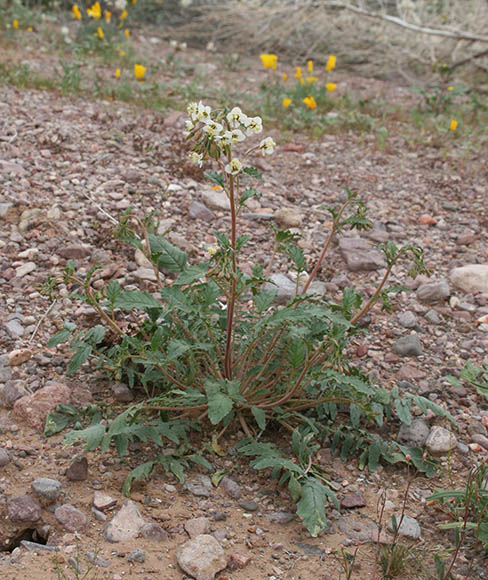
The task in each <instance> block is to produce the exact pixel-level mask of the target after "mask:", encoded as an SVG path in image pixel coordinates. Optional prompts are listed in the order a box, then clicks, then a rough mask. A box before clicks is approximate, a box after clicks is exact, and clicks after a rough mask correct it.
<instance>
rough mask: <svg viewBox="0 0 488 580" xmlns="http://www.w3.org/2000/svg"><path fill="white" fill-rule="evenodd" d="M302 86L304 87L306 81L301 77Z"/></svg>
mask: <svg viewBox="0 0 488 580" xmlns="http://www.w3.org/2000/svg"><path fill="white" fill-rule="evenodd" d="M300 84H301V85H304V84H305V79H304V78H303V77H300Z"/></svg>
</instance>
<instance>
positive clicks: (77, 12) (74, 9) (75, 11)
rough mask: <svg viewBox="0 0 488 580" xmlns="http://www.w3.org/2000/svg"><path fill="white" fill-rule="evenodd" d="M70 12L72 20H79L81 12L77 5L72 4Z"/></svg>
mask: <svg viewBox="0 0 488 580" xmlns="http://www.w3.org/2000/svg"><path fill="white" fill-rule="evenodd" d="M71 11H72V12H73V18H76V20H81V10H80V7H79V6H78V4H73V6H72V7H71Z"/></svg>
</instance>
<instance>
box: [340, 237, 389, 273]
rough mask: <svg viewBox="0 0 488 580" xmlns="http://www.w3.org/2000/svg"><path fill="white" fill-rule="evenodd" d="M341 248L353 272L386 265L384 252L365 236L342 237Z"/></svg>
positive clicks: (348, 266) (376, 268) (377, 268)
mask: <svg viewBox="0 0 488 580" xmlns="http://www.w3.org/2000/svg"><path fill="white" fill-rule="evenodd" d="M339 250H340V252H341V255H342V257H343V258H344V260H345V262H346V266H347V269H348V270H350V271H351V272H358V271H360V270H366V271H371V270H380V269H381V268H384V267H385V266H386V262H385V259H384V257H383V254H382V253H381V252H380V251H378V250H376V249H374V248H373V246H372V244H371V242H369V241H368V240H364V239H363V238H341V239H340V240H339Z"/></svg>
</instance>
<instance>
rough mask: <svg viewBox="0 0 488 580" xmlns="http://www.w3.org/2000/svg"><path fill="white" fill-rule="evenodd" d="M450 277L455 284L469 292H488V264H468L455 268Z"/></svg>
mask: <svg viewBox="0 0 488 580" xmlns="http://www.w3.org/2000/svg"><path fill="white" fill-rule="evenodd" d="M449 277H450V279H451V282H452V283H453V284H454V286H456V287H457V288H460V289H461V290H463V291H464V292H466V293H468V294H471V293H473V292H482V293H483V294H488V264H468V265H466V266H461V267H460V268H454V269H453V270H451V272H450V273H449Z"/></svg>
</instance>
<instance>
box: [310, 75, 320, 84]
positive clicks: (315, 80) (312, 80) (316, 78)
mask: <svg viewBox="0 0 488 580" xmlns="http://www.w3.org/2000/svg"><path fill="white" fill-rule="evenodd" d="M318 80H319V77H307V83H309V84H311V85H313V84H314V83H316V82H317V81H318Z"/></svg>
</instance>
